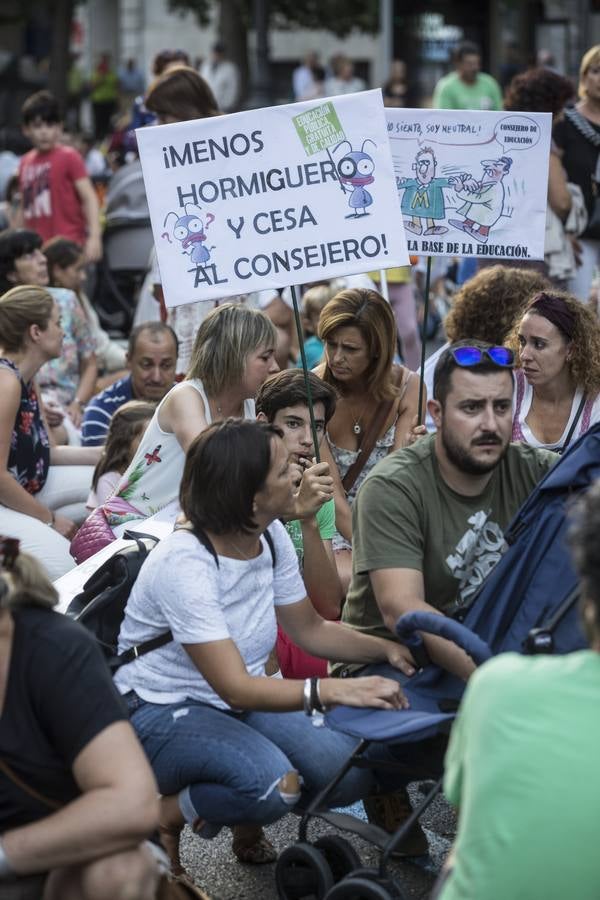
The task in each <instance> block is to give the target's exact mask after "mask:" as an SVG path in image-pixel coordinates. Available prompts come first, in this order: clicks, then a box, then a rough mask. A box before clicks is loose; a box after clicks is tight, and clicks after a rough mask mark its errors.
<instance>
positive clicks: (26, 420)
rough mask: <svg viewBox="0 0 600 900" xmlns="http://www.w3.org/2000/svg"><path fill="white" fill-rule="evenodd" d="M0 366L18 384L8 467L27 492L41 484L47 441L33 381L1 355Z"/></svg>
mask: <svg viewBox="0 0 600 900" xmlns="http://www.w3.org/2000/svg"><path fill="white" fill-rule="evenodd" d="M0 367H2V368H3V369H10V370H11V372H13V373H14V375H15V378H18V380H19V382H20V384H21V402H20V404H19V409H18V411H17V417H16V419H15V424H14V427H13V430H12V435H11V439H10V451H9V454H8V464H7V469H8V471H9V472H10V474H11V475H12V477H13V478H14V479H15V481H18V482H19V484H20V485H21V487H23V488H25V490H26V491H27V492H28V493H29V494H37V493H38V491H41V489H42V488H43V487H44V484H45V483H46V478H47V477H48V469H49V467H50V441H49V440H48V434H47V432H46V428H45V427H44V423H43V421H42V416H41V413H40V406H39V401H38V397H37V394H36V390H35V386H34V383H33V381H30V382H29V383H28V384H26V383H25V382H24V381H23V379H22V377H21V373H20V372H19V370H18V368H17V367H16V366H15V364H14V363H13V362H12V361H11V360H10V359H2V358H0Z"/></svg>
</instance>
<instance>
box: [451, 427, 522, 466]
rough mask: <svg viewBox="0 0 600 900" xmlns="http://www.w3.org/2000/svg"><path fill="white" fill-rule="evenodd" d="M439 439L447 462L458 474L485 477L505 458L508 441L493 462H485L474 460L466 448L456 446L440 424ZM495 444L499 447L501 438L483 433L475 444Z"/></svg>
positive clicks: (490, 433) (491, 433) (489, 433)
mask: <svg viewBox="0 0 600 900" xmlns="http://www.w3.org/2000/svg"><path fill="white" fill-rule="evenodd" d="M441 438H442V445H443V447H444V450H445V451H446V456H447V457H448V460H449V461H450V462H451V463H452V465H454V466H456V468H457V469H458V470H459V471H460V472H464V474H465V475H487V473H488V472H492V471H493V470H494V469H495V468H496V466H497V465H498V464H499V463H500V461H501V460H502V459H503V458H504V456H506V451H507V450H508V441H507V442H506V444H505V446H504V449H503V450H502V453H501V454H500V456H499V457H498V459H497V460H495V461H494V462H491V461H490V462H485V460H481V461H480V460H478V459H475V458H474V457H473V456H472V455H471V453H470V452H469V450H468V449H467V448H466V447H462V446H460V445H459V444H457V443H456V442H455V441H454V440H453V439H452V438H451V436H450V435H449V434H448V432H447V430H446V429H445V428H444V426H443V424H442V428H441ZM492 442H493V443H496V444H498V445H499V446H501V445H502V438H501V437H500V436H499V435H497V434H494V433H493V432H484V434H482V435H480V436H479V437H478V438H477V440H476V442H475V443H476V444H478V443H492Z"/></svg>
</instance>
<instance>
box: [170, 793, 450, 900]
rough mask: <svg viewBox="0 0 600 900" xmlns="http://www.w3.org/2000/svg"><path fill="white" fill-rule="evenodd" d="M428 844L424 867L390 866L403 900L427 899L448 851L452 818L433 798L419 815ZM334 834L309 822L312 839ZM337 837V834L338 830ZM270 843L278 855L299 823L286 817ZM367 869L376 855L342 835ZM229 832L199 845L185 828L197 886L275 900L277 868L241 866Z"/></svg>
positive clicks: (217, 898)
mask: <svg viewBox="0 0 600 900" xmlns="http://www.w3.org/2000/svg"><path fill="white" fill-rule="evenodd" d="M410 793H411V798H412V800H413V803H415V802H418V801H419V799H420V798H421V794H420V793H419V790H418V786H413V787H412V788H411V791H410ZM423 824H424V826H425V829H426V832H427V836H428V838H429V844H430V858H429V860H427V858H425V857H422V858H421V860H420V861H422V862H423V863H424V866H417V865H416V864H410V863H394V864H393V867H392V870H393V872H394V874H395V876H396V878H397V879H398V883H399V886H400V888H401V890H402V892H403V897H404V898H406V900H408V898H414V900H425V898H427V897H428V896H429V893H430V891H431V888H432V886H433V883H434V881H435V877H436V874H437V872H438V871H439V869H440V867H441V864H442V862H443V860H444V858H445V856H446V854H447V852H448V850H449V848H450V843H451V840H452V838H453V836H454V831H455V826H456V819H455V816H454V813H453V812H452V810H451V809H450V807H449V806H448V804H447V803H446V802H445V801H444V800H443V799H442V798H439V797H438V798H437V799H436V800H435V801H434V803H433V804H432V806H431V808H430V809H429V810H428V812H427V813H426V814H425V816H424V817H423ZM328 832H329V833H335V832H333V829H331V828H330V827H329V826H327V825H325V824H324V823H319V822H317V821H314V822H313V823H312V824H311V828H310V835H311V837H314V838H316V837H318V836H319V835H320V834H325V833H328ZM337 833H339V832H337ZM267 834H268V836H269V839H270V840H271V841H272V842H273V844H274V845H275V847H276V848H277V850H278V851H281V850H283V849H284V848H285V847H287V846H289V845H290V844H291V843H293V842H294V841H295V840H296V839H297V835H298V819H297V818H296V817H295V816H292V815H288V816H286V817H285V818H284V819H281V820H280V821H279V822H277V823H276V824H275V825H272V826H270V827H269V828H268V829H267ZM346 837H349V839H350V841H351V842H352V844H353V845H354V847H355V848H356V850H357V851H358V853H359V855H360V857H361V859H362V861H363V863H364V864H365V865H366V866H376V865H377V863H378V860H379V852H378V851H377V850H376V849H374V848H373V847H371V846H369V845H368V844H366V843H365V842H364V841H362V840H361V839H360V838H356V837H354V836H349V835H346ZM230 844H231V833H230V832H229V831H228V830H227V829H224V830H223V832H222V833H221V834H220V835H219V836H218V837H217V838H215V839H214V840H213V841H203V840H201V839H200V838H197V837H195V836H194V835H193V834H192V833H191V832H190V831H189V830H187V829H186V833H185V835H184V837H183V840H182V859H183V862H184V864H185V866H186V868H187V870H188V873H189V874H190V875H191V876H193V878H194V879H195V881H196V883H197V884H198V885H199V886H200V887H202V889H203V890H205V891H206V892H207V893H208V894H209V896H210V897H211V898H212V900H277V891H276V888H275V866H274V865H270V866H256V867H253V866H242V865H241V864H240V863H238V862H237V860H236V859H235V857H234V856H233V854H232V853H231V850H230Z"/></svg>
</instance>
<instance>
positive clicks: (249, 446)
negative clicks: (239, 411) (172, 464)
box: [179, 419, 281, 534]
mask: <svg viewBox="0 0 600 900" xmlns="http://www.w3.org/2000/svg"><path fill="white" fill-rule="evenodd" d="M274 437H281V431H280V429H279V428H275V427H274V426H273V425H267V424H266V423H265V422H256V421H253V420H250V419H226V420H225V421H224V422H215V423H214V424H213V425H210V426H209V427H208V428H207V429H206V430H205V431H203V432H202V433H201V434H199V435H198V437H197V438H195V439H194V440H193V441H192V443H191V444H190V446H189V449H188V452H187V455H186V459H185V466H184V469H183V476H182V479H181V486H180V488H179V502H180V504H181V509H182V510H183V513H184V515H185V516H186V518H187V519H188V520H189V521H190V522H191V524H192V525H193V527H194V529H196V530H197V531H202V532H203V531H210V532H212V533H213V534H225V533H227V532H229V531H245V532H247V533H250V532H251V531H253V530H254V529H255V528H256V527H257V526H256V522H255V521H254V519H253V518H252V507H253V504H254V497H255V495H256V493H257V492H258V491H260V490H261V488H263V487H264V484H265V481H266V478H267V475H268V474H269V468H270V466H271V441H272V439H273V438H274Z"/></svg>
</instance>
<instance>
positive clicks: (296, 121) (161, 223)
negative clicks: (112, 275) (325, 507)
mask: <svg viewBox="0 0 600 900" xmlns="http://www.w3.org/2000/svg"><path fill="white" fill-rule="evenodd" d="M136 134H137V139H138V146H139V153H140V161H141V164H142V170H143V174H144V182H145V185H146V193H147V196H148V205H149V208H150V217H151V220H152V230H153V233H154V242H155V246H156V252H157V255H158V264H159V268H160V274H161V280H162V284H163V289H164V293H165V299H166V303H167V305H168V306H178V305H180V304H184V303H192V302H194V301H196V300H211V299H215V298H219V297H227V296H230V295H233V294H241V293H248V292H250V291H256V290H263V289H266V288H278V287H284V286H286V285H293V284H299V283H303V282H309V281H316V280H318V279H322V278H334V277H336V276H340V275H351V274H354V273H360V272H367V271H369V270H372V269H378V268H382V267H385V268H388V267H391V266H398V265H406V264H408V253H407V249H406V240H405V237H404V232H403V228H402V216H401V214H400V205H399V202H398V195H397V192H396V182H395V177H394V170H393V165H392V158H391V154H390V145H389V141H388V135H387V126H386V121H385V114H384V109H383V103H382V100H381V92H380V91H364V92H361V93H359V94H352V95H348V96H344V97H332V98H330V99H328V100H315V101H311V102H307V103H293V104H287V105H285V106H276V107H270V108H268V109H257V110H253V111H250V112H242V113H235V114H233V115H229V116H218V117H214V118H210V119H202V120H198V121H193V122H182V123H179V124H175V125H160V126H154V127H150V128H143V129H139V130H138V131H137V132H136Z"/></svg>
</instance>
